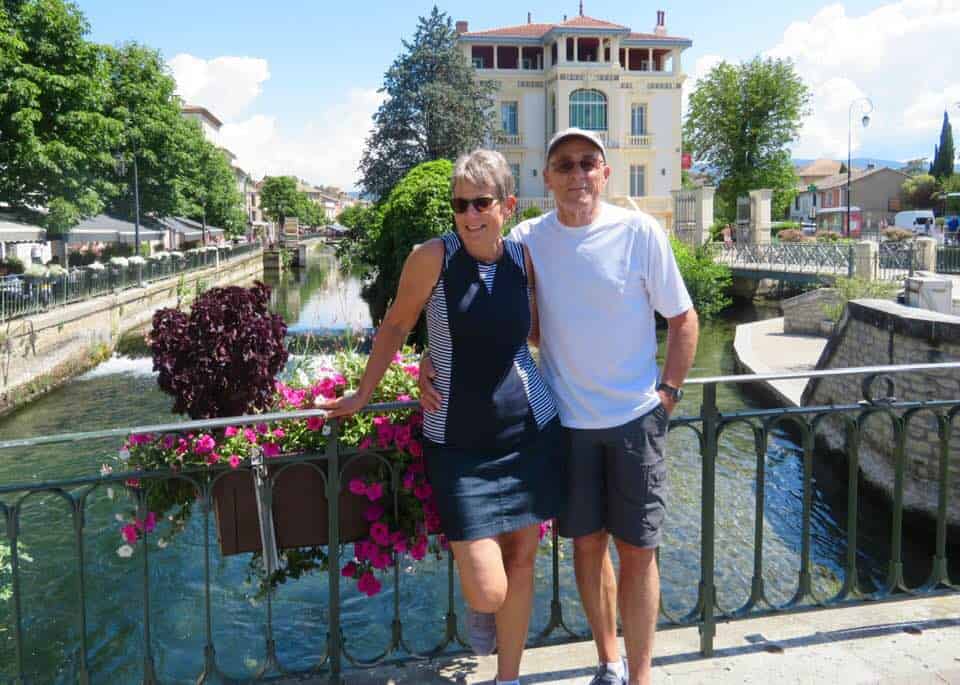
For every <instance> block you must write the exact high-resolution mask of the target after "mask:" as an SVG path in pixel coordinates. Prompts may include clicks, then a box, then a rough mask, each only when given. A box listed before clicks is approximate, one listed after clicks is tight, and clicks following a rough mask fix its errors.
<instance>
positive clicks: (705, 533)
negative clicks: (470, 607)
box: [0, 363, 960, 683]
mask: <svg viewBox="0 0 960 685" xmlns="http://www.w3.org/2000/svg"><path fill="white" fill-rule="evenodd" d="M957 372H960V363H940V364H914V365H901V366H885V367H862V368H854V369H841V370H833V371H814V372H797V373H788V374H767V375H753V376H721V377H712V378H699V379H691V380H690V381H688V385H690V386H701V389H702V404H701V407H700V412H699V414H698V415H695V416H682V417H677V418H674V419H672V420H671V422H670V430H671V431H677V430H684V429H686V430H691V431H692V432H693V434H694V437H695V440H696V442H697V443H698V444H699V452H700V455H701V464H700V469H701V485H700V487H701V492H700V502H701V507H700V533H701V535H700V579H699V584H698V590H697V600H696V604H695V606H693V608H692V609H691V610H690V611H689V612H687V613H686V614H685V615H682V616H675V615H672V614H671V613H670V612H669V611H667V610H666V609H661V612H662V616H663V620H662V621H661V625H662V627H679V626H693V625H696V626H698V627H699V630H700V634H701V640H700V647H701V652H702V654H703V655H704V656H710V655H711V654H712V653H713V646H714V639H715V636H716V631H717V623H718V622H719V621H730V620H737V619H744V618H750V617H756V616H764V615H769V614H773V613H789V612H800V611H811V610H817V609H822V608H827V607H835V606H848V605H853V604H864V603H870V602H880V601H891V600H898V599H910V598H915V597H923V596H935V595H940V594H948V593H956V592H958V591H960V585H958V584H957V583H956V582H955V581H953V580H951V578H950V577H949V571H948V563H947V562H948V558H947V550H948V547H947V521H948V498H949V497H950V493H951V492H952V491H951V484H950V459H951V458H954V459H955V458H956V457H955V456H952V455H953V452H952V451H951V444H952V443H951V439H952V434H953V431H954V422H955V420H956V417H957V414H958V412H960V392H958V396H957V397H955V398H950V399H938V400H925V401H898V400H896V399H894V398H893V397H892V396H890V395H892V394H893V381H892V379H893V378H894V377H896V376H897V375H898V374H907V373H911V374H924V373H926V374H931V373H932V374H936V375H937V376H938V377H940V378H942V377H943V376H944V375H947V374H950V375H955V374H956V373H957ZM845 377H855V378H858V379H862V382H861V383H860V387H861V388H862V394H863V397H864V399H863V400H861V401H849V402H843V403H838V404H830V405H827V406H811V407H800V408H789V409H749V410H746V411H737V412H733V413H724V412H721V411H720V409H719V407H718V404H717V390H718V387H722V386H726V385H742V384H750V383H760V382H764V381H777V380H787V379H795V378H813V379H816V380H815V381H814V382H824V381H825V379H828V380H831V382H832V380H834V379H838V378H845ZM878 383H879V384H880V385H881V386H883V387H886V389H887V390H886V392H887V395H888V396H885V397H879V398H878V397H874V394H873V393H874V389H875V388H876V387H878ZM414 404H415V403H399V402H398V403H392V404H384V405H376V406H371V407H368V408H367V409H366V410H365V411H377V412H383V411H392V410H396V409H401V408H410V407H411V406H412V405H414ZM320 413H321V412H319V411H316V410H312V411H296V412H285V413H278V414H262V415H257V416H247V417H240V418H225V419H215V420H207V421H189V422H183V423H176V424H165V425H154V426H137V427H125V428H117V429H110V430H101V431H93V432H86V433H70V434H62V435H54V436H44V437H37V438H31V439H22V440H8V441H5V442H0V454H4V453H5V454H4V456H9V457H14V458H15V457H16V451H17V450H18V449H27V448H35V447H37V446H41V445H75V444H77V443H81V442H90V441H94V440H100V439H103V438H125V437H127V436H128V435H130V434H132V433H152V434H163V433H173V432H176V433H182V432H187V431H192V432H196V431H201V430H203V431H209V430H211V429H217V428H223V427H226V426H228V425H232V426H236V425H243V424H252V423H260V422H268V423H269V422H272V421H282V420H290V419H304V418H307V417H310V416H316V415H318V414H320ZM924 415H926V416H927V418H930V417H933V419H935V421H936V425H937V429H938V439H937V454H938V464H937V474H938V479H937V492H938V496H937V515H936V543H935V552H934V558H933V564H932V571H931V573H930V575H929V577H928V578H927V580H926V582H924V583H922V584H920V585H918V586H915V587H910V586H908V585H907V583H906V581H905V579H904V558H903V517H904V485H905V479H906V464H907V456H908V454H907V453H908V443H907V439H908V432H909V430H908V429H909V428H911V427H912V425H913V422H914V421H916V420H918V417H920V416H924ZM878 416H879V417H882V418H883V419H884V420H888V421H889V422H890V424H891V426H892V433H893V436H894V439H893V443H892V444H893V462H894V477H895V482H894V487H893V502H892V511H891V517H892V520H891V531H892V532H891V535H890V539H889V549H890V558H889V563H888V564H887V573H886V578H885V580H884V581H883V582H882V583H880V586H879V587H874V588H872V589H867V588H865V587H863V586H862V584H861V581H860V580H859V571H860V570H861V569H860V568H859V567H858V535H859V533H858V529H857V524H858V519H857V510H858V502H859V501H860V492H859V490H858V473H859V457H860V450H861V447H862V445H863V443H864V434H865V427H866V426H867V424H868V422H869V421H871V420H873V419H874V417H878ZM828 421H837V422H839V424H840V425H842V430H843V434H844V435H845V444H844V451H845V453H846V455H847V458H848V469H847V475H848V482H847V488H846V490H847V492H846V494H847V510H846V511H847V515H846V522H845V525H844V529H845V538H846V539H845V542H846V554H845V558H844V562H843V572H844V578H843V583H842V586H841V587H840V589H839V590H838V591H837V592H836V593H835V594H833V596H830V597H819V596H817V595H816V592H815V590H814V584H813V582H812V577H813V576H812V560H811V554H812V545H813V541H812V539H811V537H812V532H811V529H812V525H811V512H812V504H813V495H814V460H815V456H816V455H815V438H816V437H817V435H818V434H820V433H818V431H819V430H820V429H821V427H822V426H823V425H824V424H825V423H827V422H828ZM328 425H330V426H331V429H332V430H331V434H330V436H329V438H328V441H327V444H326V448H325V452H324V453H323V454H300V455H296V456H287V457H283V458H279V459H275V460H271V469H272V470H271V471H270V472H266V471H258V469H261V468H262V466H257V465H252V466H251V467H247V468H246V471H247V472H250V473H251V474H252V475H258V476H259V477H262V478H264V479H265V482H266V483H267V484H268V485H270V486H272V485H273V484H274V483H275V482H276V478H277V477H278V476H279V475H280V474H281V473H282V472H283V471H284V470H285V469H289V468H291V467H292V466H294V465H298V464H304V463H307V464H309V465H310V466H312V467H313V468H315V469H317V470H318V472H319V473H320V474H321V476H322V480H323V483H324V488H325V494H326V496H327V501H328V502H329V503H330V505H329V507H330V508H329V546H328V551H330V553H329V559H330V564H329V568H330V571H328V573H327V575H328V578H327V585H328V592H329V606H328V607H327V622H326V628H327V640H326V648H325V650H324V651H323V653H322V654H318V655H317V656H316V660H315V662H314V664H313V666H312V668H311V669H310V670H309V671H308V672H309V673H314V674H322V675H325V676H328V677H329V679H330V682H336V683H338V682H341V676H342V673H343V671H344V668H345V667H346V666H347V665H353V666H364V667H365V666H370V665H374V664H377V663H382V662H384V661H386V660H388V659H390V660H395V659H396V660H409V659H421V658H425V657H431V656H435V655H438V654H441V653H448V652H452V651H456V650H458V649H460V648H462V647H463V646H465V645H464V640H463V638H462V636H461V635H460V634H459V633H458V629H457V614H456V609H455V602H454V566H453V561H452V558H451V557H449V555H448V557H447V559H446V562H447V570H448V582H447V588H446V590H447V592H446V594H447V597H446V613H445V616H444V626H445V627H444V630H443V634H442V635H440V636H439V637H438V639H437V641H436V642H435V643H434V645H433V646H432V647H430V648H428V649H425V650H419V651H418V650H416V649H414V648H413V647H412V646H411V644H410V641H409V636H408V635H407V634H406V633H405V626H404V622H403V618H404V614H403V612H402V610H401V600H400V597H401V593H400V586H401V581H400V578H401V574H400V568H399V566H400V565H399V564H394V566H393V578H392V585H393V598H392V619H391V624H390V638H389V641H388V642H387V644H385V645H384V646H383V649H382V651H381V653H380V654H379V655H377V656H375V657H373V658H371V659H361V658H360V657H358V656H357V655H356V654H355V653H354V652H353V651H352V650H351V647H350V645H349V644H347V641H346V640H345V639H344V634H343V632H342V622H341V613H340V612H341V598H342V592H341V577H340V573H339V572H338V571H339V568H340V563H339V561H340V558H341V553H342V546H341V544H340V511H339V506H338V502H339V497H338V495H339V494H340V493H341V492H342V491H343V489H344V487H345V483H344V478H343V473H344V470H345V469H346V468H347V467H348V466H349V465H350V464H351V463H352V462H353V461H354V460H357V459H360V458H361V457H364V458H366V456H367V455H371V454H372V455H374V456H375V457H376V458H377V459H379V460H380V462H381V463H383V464H384V465H386V466H387V467H388V468H390V469H391V475H392V481H391V482H392V483H393V486H392V494H393V506H394V507H395V511H396V507H397V506H398V504H397V502H398V500H397V497H398V494H397V493H398V491H399V486H398V483H399V480H400V473H399V470H398V467H396V466H394V465H391V463H390V462H389V461H388V460H387V459H385V458H384V457H383V456H382V455H381V454H379V453H377V452H376V451H375V450H374V451H361V450H357V449H354V448H347V447H345V446H344V445H343V444H342V443H341V442H340V441H339V440H338V437H337V436H338V422H337V421H330V422H328ZM739 425H744V426H746V427H747V428H748V432H749V433H751V434H752V436H753V443H754V448H755V453H756V473H755V477H754V482H755V489H754V503H753V507H754V531H753V537H754V549H753V561H752V577H751V582H750V594H749V597H748V598H747V599H746V601H745V602H744V603H743V604H742V605H740V606H737V607H732V608H731V607H724V606H722V605H721V603H720V601H719V600H718V586H717V576H716V573H717V560H716V557H717V533H718V527H717V523H716V506H717V464H718V460H719V458H720V457H721V453H720V444H721V438H723V437H724V435H725V433H726V432H727V431H730V430H732V429H733V427H734V426H739ZM871 425H872V424H871ZM787 426H792V427H793V428H794V430H795V431H796V433H797V434H799V436H800V439H799V443H800V445H801V446H802V451H803V456H802V510H801V521H800V525H799V528H800V531H801V534H800V554H799V556H800V567H799V575H798V578H797V589H796V592H795V593H794V594H793V596H792V597H791V598H790V599H789V600H788V601H786V602H785V603H781V604H777V603H776V602H775V601H774V600H773V599H771V597H770V596H769V595H768V592H767V589H766V586H765V577H764V537H765V526H764V521H765V516H766V515H767V514H766V505H765V494H764V493H765V486H766V483H767V481H766V477H767V476H766V464H767V452H768V449H769V448H770V441H771V436H773V435H774V434H775V433H776V432H778V431H781V430H783V429H784V428H785V427H787ZM668 458H669V457H668ZM318 459H322V460H323V461H324V462H325V464H326V467H327V468H326V469H325V470H323V469H321V467H320V466H318V465H317V463H316V462H317V460H318ZM227 473H232V471H229V470H226V469H218V468H212V469H209V470H207V469H198V470H185V471H181V472H166V471H164V472H136V473H112V474H109V475H106V476H103V477H86V478H74V479H69V480H60V481H56V482H44V483H34V482H30V483H21V484H12V485H4V486H2V487H0V520H3V521H5V524H6V525H5V531H6V537H7V542H8V544H9V548H10V577H11V579H12V580H11V591H12V601H11V610H10V615H9V616H6V617H3V618H2V619H0V629H3V628H6V632H7V633H8V634H10V635H12V636H13V638H12V639H13V640H14V643H15V649H14V650H13V651H14V653H15V660H16V663H15V665H14V672H15V673H16V674H17V675H16V677H15V679H14V682H16V683H26V682H29V678H30V674H28V673H27V672H26V670H25V669H26V666H25V664H26V659H25V655H26V654H27V653H28V651H29V650H30V649H31V645H32V643H33V642H34V641H36V640H43V639H44V638H45V636H44V635H36V634H31V633H30V631H29V628H28V627H29V626H30V625H31V622H30V620H29V617H30V611H29V610H30V607H29V606H26V605H25V604H24V602H23V590H22V588H21V568H20V559H19V556H18V549H19V530H20V516H21V511H22V508H23V505H24V503H25V502H26V500H28V499H29V498H31V497H32V496H34V495H37V494H39V493H47V494H51V495H54V496H56V497H58V498H60V499H62V500H63V501H64V502H66V503H67V504H68V506H69V511H70V517H71V522H72V537H73V546H74V547H75V569H76V574H77V585H78V593H77V598H76V603H75V606H74V607H72V608H70V611H71V612H72V616H73V618H72V620H73V621H75V623H76V634H77V636H78V641H79V649H78V653H77V655H76V658H75V662H76V663H75V667H76V673H77V675H76V678H77V680H78V681H79V682H81V683H89V682H95V681H97V677H96V674H95V673H94V672H93V671H92V670H91V666H90V659H89V654H90V648H91V644H90V632H91V626H90V621H89V614H88V611H87V599H86V592H87V581H86V575H85V572H86V569H87V565H88V562H87V561H86V558H85V553H84V551H85V547H86V546H87V545H88V544H89V542H88V541H87V540H85V535H84V533H85V530H86V528H85V527H86V519H87V509H88V506H89V502H90V500H91V495H92V493H94V492H95V491H97V490H98V489H99V488H101V487H105V486H107V485H109V484H114V485H116V484H122V483H124V482H125V481H127V480H128V479H130V478H139V479H145V480H152V481H169V480H173V479H178V480H181V481H183V482H186V483H188V484H189V485H191V486H192V487H193V488H195V489H196V492H197V504H198V505H199V507H200V512H201V514H202V516H203V548H202V552H201V555H202V556H200V558H199V559H198V563H201V564H202V565H203V578H204V586H203V596H202V597H197V601H198V604H199V606H200V607H201V608H202V612H203V623H204V638H203V639H204V646H203V668H202V671H201V673H200V674H199V675H198V676H197V682H208V681H211V680H214V681H215V680H217V679H220V678H222V677H224V674H223V673H222V672H221V669H220V666H219V664H218V657H217V647H216V645H215V644H214V631H213V614H212V610H211V564H212V560H213V559H212V557H213V550H212V545H211V539H210V537H211V536H210V526H209V523H210V513H211V493H212V490H213V487H214V485H215V483H216V482H217V481H218V479H220V478H222V477H223V476H224V475H225V474H227ZM143 491H144V489H143V488H138V489H135V490H133V491H132V492H133V494H134V496H135V498H136V504H137V508H138V512H139V515H140V516H141V517H143V516H144V514H145V506H146V504H145V496H144V494H143ZM267 502H268V504H269V497H268V499H267ZM148 538H149V533H145V538H144V540H143V553H142V558H141V559H140V560H139V561H140V563H141V568H140V573H141V575H142V619H141V626H140V628H141V630H142V655H140V659H141V660H142V666H141V669H142V682H144V683H156V682H157V681H158V679H157V674H156V668H155V662H154V657H153V654H154V651H153V646H152V637H151V610H150V606H151V602H152V601H153V600H154V597H153V595H152V593H151V582H150V578H151V575H150V569H151V565H150V557H149V554H148V551H147V550H148V547H149V546H148V545H147V544H146V543H147V539H148ZM557 543H558V540H557V537H556V532H554V545H553V557H552V566H551V597H550V616H549V621H548V623H547V625H546V627H545V628H544V629H543V630H542V631H541V632H540V633H539V634H538V635H536V637H534V638H533V639H532V640H531V644H534V645H537V644H543V643H545V642H560V641H571V640H582V639H587V638H588V636H587V635H585V634H580V633H577V632H576V631H575V630H572V629H571V628H570V627H569V626H568V619H567V617H566V616H565V615H564V612H563V606H562V604H561V601H560V600H561V584H560V579H561V573H560V563H561V562H560V557H559V552H558V550H559V545H558V544H557ZM331 550H332V551H331ZM264 561H265V563H266V565H267V568H266V571H267V573H268V574H269V573H270V572H271V571H272V570H273V569H272V568H271V567H270V566H271V564H272V562H271V561H270V559H269V555H264ZM265 601H266V623H265V626H264V644H263V653H264V655H265V656H264V659H263V666H262V668H261V669H260V670H259V672H258V673H257V674H256V676H255V678H256V679H267V678H270V677H274V676H277V675H280V674H287V673H288V671H287V670H286V669H285V668H284V667H283V665H282V664H281V663H280V660H279V659H278V656H277V649H276V641H275V637H274V635H275V633H274V607H273V591H268V592H267V595H266V600H265ZM123 610H124V608H123V607H120V606H118V607H117V608H116V611H118V612H120V611H123ZM4 621H5V622H6V623H4Z"/></svg>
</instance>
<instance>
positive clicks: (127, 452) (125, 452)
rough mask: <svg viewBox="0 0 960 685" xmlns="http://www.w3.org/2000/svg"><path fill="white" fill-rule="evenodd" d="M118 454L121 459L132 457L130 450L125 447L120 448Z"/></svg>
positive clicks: (125, 459)
mask: <svg viewBox="0 0 960 685" xmlns="http://www.w3.org/2000/svg"><path fill="white" fill-rule="evenodd" d="M118 456H119V457H120V461H127V460H128V459H129V458H130V450H128V449H127V448H126V447H124V448H123V449H121V450H120V452H119V454H118Z"/></svg>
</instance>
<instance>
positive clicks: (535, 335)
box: [522, 245, 540, 346]
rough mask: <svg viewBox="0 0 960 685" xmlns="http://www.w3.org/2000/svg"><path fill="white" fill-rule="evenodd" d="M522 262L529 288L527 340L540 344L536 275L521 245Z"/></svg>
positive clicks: (528, 255) (524, 247) (525, 247)
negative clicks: (528, 331)
mask: <svg viewBox="0 0 960 685" xmlns="http://www.w3.org/2000/svg"><path fill="white" fill-rule="evenodd" d="M522 247H523V262H524V264H526V267H527V285H528V287H529V288H530V333H529V335H527V340H528V341H529V342H530V344H531V345H536V346H539V345H540V311H539V310H538V309H537V275H536V273H535V272H534V270H533V260H532V259H530V252H529V251H528V250H527V246H526V245H523V246H522Z"/></svg>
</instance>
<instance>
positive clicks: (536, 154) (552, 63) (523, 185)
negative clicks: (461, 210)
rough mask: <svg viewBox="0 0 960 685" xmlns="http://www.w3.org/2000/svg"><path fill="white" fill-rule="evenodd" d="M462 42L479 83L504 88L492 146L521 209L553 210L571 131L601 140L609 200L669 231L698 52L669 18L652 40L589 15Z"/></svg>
mask: <svg viewBox="0 0 960 685" xmlns="http://www.w3.org/2000/svg"><path fill="white" fill-rule="evenodd" d="M468 28H469V27H468V24H467V22H465V21H458V22H457V33H458V34H459V37H458V41H459V45H460V46H461V49H462V50H463V52H464V54H465V55H466V56H467V58H468V59H469V60H470V62H471V63H472V64H473V66H474V68H475V70H476V78H477V79H479V80H483V81H492V82H493V83H494V84H495V85H496V86H497V94H496V116H497V121H498V132H497V133H496V134H495V136H494V140H493V141H492V143H493V145H494V147H496V149H498V150H500V151H501V152H502V153H503V154H504V155H505V156H506V157H507V160H508V161H509V162H510V164H511V166H512V168H513V170H514V175H515V177H516V180H517V188H518V192H517V195H518V197H519V198H520V202H519V205H520V208H521V209H522V208H525V207H527V206H530V205H537V206H540V207H541V208H543V209H547V208H551V207H552V201H551V200H550V199H549V197H548V191H547V190H546V188H545V187H544V184H543V167H544V161H545V160H544V154H545V150H546V144H547V141H548V140H549V139H550V137H551V136H552V135H553V134H554V133H555V132H556V131H558V130H561V129H564V128H566V127H568V126H579V127H580V128H584V129H589V130H592V131H594V132H595V133H596V134H597V135H599V136H600V137H601V138H603V140H604V142H605V144H606V147H607V153H608V154H607V157H608V159H607V163H608V164H609V165H610V166H611V167H612V168H613V173H612V174H611V176H610V182H609V184H608V186H607V191H606V193H607V200H608V201H610V202H614V203H616V204H620V205H624V206H636V207H639V208H640V209H644V210H646V211H649V212H650V213H652V214H654V215H655V216H657V218H659V219H660V220H661V222H662V223H663V224H664V225H665V226H669V225H670V217H671V215H672V201H671V197H670V191H671V190H678V189H679V188H680V184H681V171H680V163H681V154H680V152H681V106H682V86H683V82H684V80H685V78H686V76H685V74H684V73H683V69H682V66H681V54H682V53H683V51H684V50H685V49H687V48H689V47H690V46H691V45H692V44H693V43H692V41H690V40H689V39H688V38H679V37H675V36H669V35H667V31H666V25H665V14H664V12H662V11H661V12H657V19H656V25H655V27H654V30H653V32H652V33H635V32H633V31H632V30H631V29H630V28H629V27H626V26H622V25H620V24H614V23H610V22H607V21H601V20H599V19H593V18H591V17H587V16H584V15H583V7H582V3H581V8H580V14H579V15H578V16H576V17H574V18H572V19H569V20H568V19H567V18H566V17H564V21H563V22H561V23H559V24H535V23H533V21H532V18H531V17H530V16H529V15H528V16H527V23H526V24H521V25H519V26H509V27H505V28H496V29H490V30H482V31H469V30H468Z"/></svg>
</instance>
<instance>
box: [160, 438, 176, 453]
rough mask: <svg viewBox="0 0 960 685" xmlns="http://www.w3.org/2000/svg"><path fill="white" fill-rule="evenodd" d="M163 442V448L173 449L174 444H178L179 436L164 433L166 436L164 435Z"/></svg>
mask: <svg viewBox="0 0 960 685" xmlns="http://www.w3.org/2000/svg"><path fill="white" fill-rule="evenodd" d="M161 444H162V445H163V449H165V450H172V449H173V446H174V445H176V444H177V436H175V435H164V436H163V442H162V443H161Z"/></svg>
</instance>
